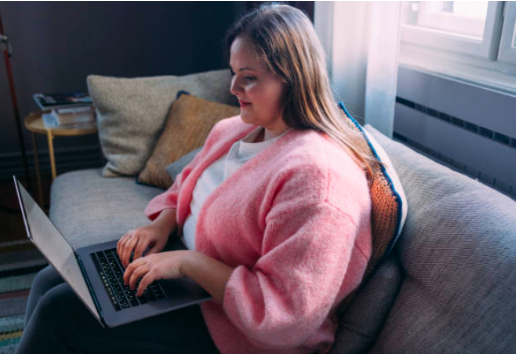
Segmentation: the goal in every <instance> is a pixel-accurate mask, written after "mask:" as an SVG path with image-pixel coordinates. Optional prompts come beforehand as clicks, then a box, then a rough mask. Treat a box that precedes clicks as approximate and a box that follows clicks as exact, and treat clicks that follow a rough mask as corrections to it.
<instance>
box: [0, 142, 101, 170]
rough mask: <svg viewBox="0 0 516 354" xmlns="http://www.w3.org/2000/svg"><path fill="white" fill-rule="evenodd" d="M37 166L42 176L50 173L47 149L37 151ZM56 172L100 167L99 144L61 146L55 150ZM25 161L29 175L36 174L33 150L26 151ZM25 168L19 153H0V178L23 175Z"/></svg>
mask: <svg viewBox="0 0 516 354" xmlns="http://www.w3.org/2000/svg"><path fill="white" fill-rule="evenodd" d="M38 159H39V168H40V172H41V175H42V176H46V175H50V174H51V169H50V156H49V154H48V152H47V151H39V152H38ZM55 160H56V169H57V173H58V174H60V173H64V172H68V171H72V170H78V169H84V168H94V167H101V166H103V165H104V164H105V158H104V156H103V155H102V152H101V150H100V147H99V146H85V147H80V148H62V149H58V150H55ZM27 162H28V167H29V173H30V174H31V177H33V178H34V177H35V176H36V164H35V159H34V152H33V151H27ZM24 174H25V168H24V166H23V160H22V156H21V153H20V152H18V153H0V178H10V177H11V176H12V175H17V176H23V175H24Z"/></svg>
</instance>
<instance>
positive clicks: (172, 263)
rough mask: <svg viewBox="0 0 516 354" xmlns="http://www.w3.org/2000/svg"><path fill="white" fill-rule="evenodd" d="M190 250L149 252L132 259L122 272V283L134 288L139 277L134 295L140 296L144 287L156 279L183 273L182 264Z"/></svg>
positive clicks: (177, 275) (168, 277)
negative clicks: (139, 280) (138, 283)
mask: <svg viewBox="0 0 516 354" xmlns="http://www.w3.org/2000/svg"><path fill="white" fill-rule="evenodd" d="M190 252H191V251H172V252H162V253H154V254H149V255H147V256H145V257H142V258H138V259H136V260H134V261H133V262H132V263H131V264H129V266H128V267H127V269H126V270H125V273H124V284H125V285H128V286H129V288H131V290H134V289H135V287H136V283H137V282H138V279H141V282H140V285H139V286H138V291H137V293H136V296H141V295H142V294H143V292H144V291H145V289H146V288H147V287H148V286H149V285H150V284H151V283H152V282H154V281H156V280H158V279H177V278H183V277H184V276H185V275H184V274H183V271H182V269H181V268H182V267H181V266H182V264H183V262H184V260H185V259H186V257H188V256H189V255H190Z"/></svg>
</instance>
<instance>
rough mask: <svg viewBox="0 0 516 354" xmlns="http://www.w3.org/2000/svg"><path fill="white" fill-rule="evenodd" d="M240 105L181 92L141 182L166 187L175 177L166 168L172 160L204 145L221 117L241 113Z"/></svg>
mask: <svg viewBox="0 0 516 354" xmlns="http://www.w3.org/2000/svg"><path fill="white" fill-rule="evenodd" d="M239 113H240V109H239V108H237V107H233V106H229V105H225V104H221V103H217V102H210V101H207V100H204V99H202V98H198V97H195V96H191V95H181V96H180V97H179V98H178V99H177V101H176V102H174V104H173V105H172V109H171V110H170V114H169V116H168V118H167V123H166V126H165V130H164V131H163V134H161V137H160V138H159V140H158V143H157V144H156V147H155V148H154V151H153V152H152V155H151V157H150V158H149V160H148V161H147V163H146V165H145V169H144V170H143V171H142V172H141V173H140V175H139V176H138V182H140V183H144V184H149V185H153V186H157V187H160V188H163V189H167V188H169V187H170V186H171V185H172V182H173V181H172V178H170V176H169V174H168V173H167V171H166V170H165V167H166V166H167V165H169V164H170V163H172V162H174V161H176V160H178V159H179V158H181V156H183V155H184V154H186V153H188V152H190V151H192V150H194V149H196V148H198V147H200V146H202V145H203V144H204V141H205V140H206V137H207V136H208V134H209V132H210V131H211V129H212V128H213V126H214V125H215V123H217V122H218V121H219V120H221V119H223V118H228V117H232V116H235V115H238V114H239Z"/></svg>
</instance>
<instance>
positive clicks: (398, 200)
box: [339, 102, 408, 313]
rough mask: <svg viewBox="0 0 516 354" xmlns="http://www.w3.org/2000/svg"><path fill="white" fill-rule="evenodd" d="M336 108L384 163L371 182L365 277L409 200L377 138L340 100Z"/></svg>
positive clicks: (391, 240)
mask: <svg viewBox="0 0 516 354" xmlns="http://www.w3.org/2000/svg"><path fill="white" fill-rule="evenodd" d="M339 107H340V108H341V109H342V110H343V111H344V113H345V114H346V117H347V118H348V119H349V120H350V122H351V123H352V124H350V126H352V127H353V128H354V129H356V130H357V131H359V132H360V133H362V135H363V137H364V139H366V141H367V143H368V145H369V148H370V150H371V155H372V156H374V157H376V158H377V159H378V160H379V161H381V162H382V163H383V165H378V166H377V167H376V168H374V169H373V181H372V185H371V202H372V210H371V227H372V236H373V249H372V253H371V258H370V260H369V263H368V265H367V268H366V271H365V274H364V279H367V278H368V277H369V276H370V275H371V274H372V273H373V271H374V270H375V269H376V267H377V265H378V264H379V263H380V262H381V261H382V260H383V259H384V258H385V257H386V256H387V255H388V254H389V253H390V252H391V250H392V248H393V247H394V244H395V242H396V240H397V239H398V237H399V235H400V233H401V230H402V228H403V224H404V223H405V219H406V217H407V207H408V203H407V198H406V197H405V192H404V191H403V187H402V185H401V182H400V180H399V178H398V175H397V174H396V171H395V170H394V167H393V165H392V162H391V160H390V159H389V156H388V155H387V153H386V152H385V150H384V149H383V148H382V146H381V145H380V144H379V143H378V142H377V141H376V139H374V137H373V136H372V135H371V134H369V133H368V132H367V130H365V129H364V128H362V126H361V125H360V124H359V123H358V122H357V121H356V120H355V119H354V118H353V117H352V116H351V114H349V112H348V111H347V109H346V107H345V106H344V104H343V103H342V102H340V103H339ZM371 128H372V127H370V126H368V127H367V129H371ZM373 129H374V128H373ZM357 291H358V289H357V290H355V291H354V292H353V293H351V294H350V295H349V296H348V297H346V298H345V299H344V301H343V302H342V304H341V306H340V308H339V312H341V313H342V312H344V310H345V309H346V308H347V307H348V306H349V304H350V303H351V302H352V301H353V299H354V297H355V296H356V294H357Z"/></svg>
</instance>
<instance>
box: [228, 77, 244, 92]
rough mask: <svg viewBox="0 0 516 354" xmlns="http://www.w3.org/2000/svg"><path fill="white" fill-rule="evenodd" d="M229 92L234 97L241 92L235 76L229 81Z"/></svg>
mask: <svg viewBox="0 0 516 354" xmlns="http://www.w3.org/2000/svg"><path fill="white" fill-rule="evenodd" d="M229 92H231V94H232V95H235V96H236V95H238V94H239V93H241V92H242V87H241V86H240V84H239V83H238V80H237V79H236V76H233V78H232V79H231V87H230V88H229Z"/></svg>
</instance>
